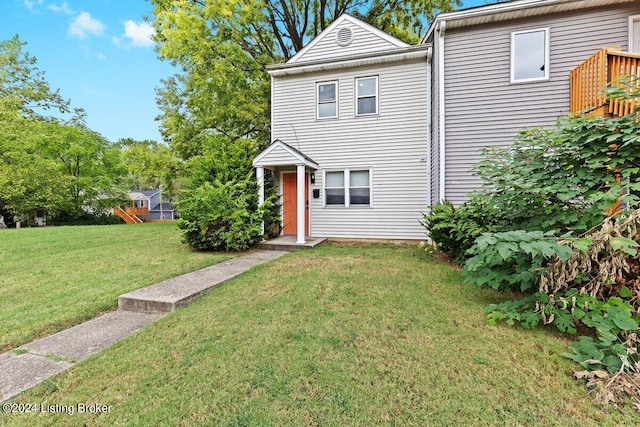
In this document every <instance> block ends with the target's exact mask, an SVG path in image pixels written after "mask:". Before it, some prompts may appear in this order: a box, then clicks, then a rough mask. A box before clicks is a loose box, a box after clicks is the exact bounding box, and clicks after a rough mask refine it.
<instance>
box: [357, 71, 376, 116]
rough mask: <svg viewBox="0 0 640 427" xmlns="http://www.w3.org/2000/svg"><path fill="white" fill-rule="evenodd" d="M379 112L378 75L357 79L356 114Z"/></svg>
mask: <svg viewBox="0 0 640 427" xmlns="http://www.w3.org/2000/svg"><path fill="white" fill-rule="evenodd" d="M370 114H378V77H377V76H373V77H361V78H357V79H356V116H364V115H370Z"/></svg>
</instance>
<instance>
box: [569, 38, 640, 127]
mask: <svg viewBox="0 0 640 427" xmlns="http://www.w3.org/2000/svg"><path fill="white" fill-rule="evenodd" d="M627 76H634V77H635V78H633V79H626V77H627ZM569 79H570V87H571V89H570V97H571V98H570V109H571V113H572V114H576V113H582V112H584V111H590V110H596V109H599V108H603V113H606V114H608V115H613V116H624V115H626V114H629V113H632V112H633V111H635V108H636V107H637V106H640V98H636V99H631V100H628V99H627V100H625V99H612V100H608V99H607V95H606V94H605V92H604V90H605V89H606V88H607V87H622V88H624V89H625V90H626V91H627V92H629V91H633V90H638V83H639V82H640V55H639V54H635V53H628V52H622V51H620V49H619V48H605V49H600V50H599V51H598V52H596V53H595V54H594V55H593V56H592V57H591V58H589V59H587V60H586V61H585V62H583V63H582V64H580V65H579V66H578V67H576V68H575V69H574V70H573V71H571V73H570V75H569Z"/></svg>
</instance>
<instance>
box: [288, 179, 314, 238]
mask: <svg viewBox="0 0 640 427" xmlns="http://www.w3.org/2000/svg"><path fill="white" fill-rule="evenodd" d="M308 177H309V175H308V174H304V199H305V215H304V223H305V225H304V234H309V180H308ZM297 190H298V178H297V174H296V173H295V172H294V173H284V174H282V234H298V214H297V212H298V211H297V206H298V191H297Z"/></svg>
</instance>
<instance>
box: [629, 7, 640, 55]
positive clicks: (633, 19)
mask: <svg viewBox="0 0 640 427" xmlns="http://www.w3.org/2000/svg"><path fill="white" fill-rule="evenodd" d="M635 22H640V15H632V16H630V17H629V40H627V42H628V43H629V44H628V45H627V50H628V51H629V52H631V48H632V47H633V45H634V42H635V41H636V40H635V39H634V37H633V24H634V23H635ZM635 53H640V52H635Z"/></svg>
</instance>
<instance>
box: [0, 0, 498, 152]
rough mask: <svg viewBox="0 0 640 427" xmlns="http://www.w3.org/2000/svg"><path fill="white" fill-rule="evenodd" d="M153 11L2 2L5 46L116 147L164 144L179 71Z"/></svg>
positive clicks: (63, 1)
mask: <svg viewBox="0 0 640 427" xmlns="http://www.w3.org/2000/svg"><path fill="white" fill-rule="evenodd" d="M486 3H487V0H464V6H465V7H471V6H477V5H482V4H486ZM151 10H152V7H151V4H150V3H149V2H148V1H146V0H1V1H0V40H7V39H10V38H12V37H13V36H14V35H16V34H18V35H19V36H20V39H21V40H22V41H23V42H27V46H26V50H27V51H28V52H29V53H30V54H31V55H32V56H35V57H36V58H37V59H38V68H39V69H40V70H43V71H45V73H46V79H47V81H48V82H49V84H50V86H51V88H52V89H60V93H61V94H62V96H63V97H64V98H66V99H70V100H71V103H72V105H73V106H74V107H81V108H84V109H85V111H86V113H87V125H88V126H89V128H91V129H92V130H94V131H96V132H99V133H100V134H102V135H103V136H105V137H106V138H107V139H109V140H111V141H114V142H115V141H117V140H118V139H120V138H134V139H137V140H143V139H152V140H156V141H161V136H160V132H159V131H158V122H156V121H155V120H154V118H155V117H156V116H157V115H158V114H159V111H158V108H157V106H156V101H155V98H156V95H155V88H156V87H158V86H159V85H160V79H162V78H166V77H168V76H170V75H172V74H173V73H174V72H175V70H174V69H173V68H172V67H171V66H170V65H169V63H167V62H163V61H160V60H159V59H158V57H157V55H156V53H155V51H154V44H153V42H152V41H151V40H150V35H151V31H152V29H151V28H150V27H149V26H148V24H146V23H145V21H144V16H146V15H149V14H150V13H151Z"/></svg>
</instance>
